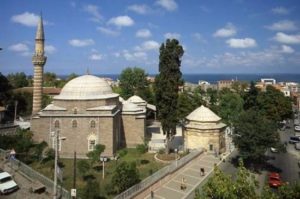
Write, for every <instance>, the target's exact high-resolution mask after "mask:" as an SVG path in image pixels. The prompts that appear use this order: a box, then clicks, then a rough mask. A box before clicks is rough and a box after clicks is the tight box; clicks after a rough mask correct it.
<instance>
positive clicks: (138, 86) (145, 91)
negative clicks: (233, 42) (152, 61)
mask: <svg viewBox="0 0 300 199" xmlns="http://www.w3.org/2000/svg"><path fill="white" fill-rule="evenodd" d="M119 80H120V95H121V97H123V98H124V99H127V98H129V97H131V96H133V95H138V96H140V97H141V98H143V99H144V100H146V101H149V97H150V98H151V93H150V89H149V84H148V81H147V74H146V73H145V71H144V70H143V69H141V68H138V67H134V68H129V67H128V68H125V69H124V70H123V71H122V72H121V75H120V77H119Z"/></svg>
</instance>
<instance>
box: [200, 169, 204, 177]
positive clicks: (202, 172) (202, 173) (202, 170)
mask: <svg viewBox="0 0 300 199" xmlns="http://www.w3.org/2000/svg"><path fill="white" fill-rule="evenodd" d="M200 174H201V176H204V175H205V174H204V168H200Z"/></svg>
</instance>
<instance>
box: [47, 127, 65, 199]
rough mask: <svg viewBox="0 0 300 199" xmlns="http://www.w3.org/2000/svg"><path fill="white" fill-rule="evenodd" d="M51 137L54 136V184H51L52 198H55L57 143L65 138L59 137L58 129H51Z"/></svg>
mask: <svg viewBox="0 0 300 199" xmlns="http://www.w3.org/2000/svg"><path fill="white" fill-rule="evenodd" d="M51 137H53V138H55V142H54V143H55V159H54V184H53V199H56V198H57V189H56V188H57V171H58V168H57V162H58V144H59V142H60V140H65V139H66V137H59V130H57V131H52V132H51Z"/></svg>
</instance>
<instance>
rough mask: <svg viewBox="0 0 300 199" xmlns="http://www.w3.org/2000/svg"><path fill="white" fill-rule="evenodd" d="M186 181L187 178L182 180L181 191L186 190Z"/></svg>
mask: <svg viewBox="0 0 300 199" xmlns="http://www.w3.org/2000/svg"><path fill="white" fill-rule="evenodd" d="M185 183H186V180H185V178H184V177H183V178H182V179H181V184H180V189H181V190H185V189H186V184H185Z"/></svg>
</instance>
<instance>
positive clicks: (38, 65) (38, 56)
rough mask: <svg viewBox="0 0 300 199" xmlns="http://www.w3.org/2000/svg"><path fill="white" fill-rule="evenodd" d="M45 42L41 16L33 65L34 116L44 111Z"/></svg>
mask: <svg viewBox="0 0 300 199" xmlns="http://www.w3.org/2000/svg"><path fill="white" fill-rule="evenodd" d="M44 41H45V37H44V26H43V18H42V15H41V17H40V20H39V23H38V26H37V31H36V36H35V52H34V55H33V56H32V63H33V65H34V75H33V103H32V115H34V114H36V113H37V112H39V111H40V110H41V109H42V93H43V74H44V65H45V63H46V60H47V57H46V56H44Z"/></svg>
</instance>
